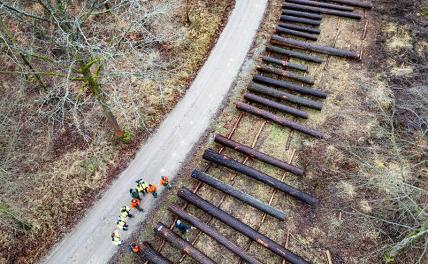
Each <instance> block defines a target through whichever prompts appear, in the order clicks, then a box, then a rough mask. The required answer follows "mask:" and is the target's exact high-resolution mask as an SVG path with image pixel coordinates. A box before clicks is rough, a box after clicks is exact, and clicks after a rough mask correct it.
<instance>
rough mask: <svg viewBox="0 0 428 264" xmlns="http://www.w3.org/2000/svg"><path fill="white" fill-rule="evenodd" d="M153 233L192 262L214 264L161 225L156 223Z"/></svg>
mask: <svg viewBox="0 0 428 264" xmlns="http://www.w3.org/2000/svg"><path fill="white" fill-rule="evenodd" d="M155 232H156V233H157V234H159V235H161V236H162V237H163V238H165V239H166V240H167V241H168V242H170V243H171V244H173V245H174V246H175V247H177V248H179V249H181V250H182V251H184V252H186V254H188V255H189V256H191V257H192V258H193V259H194V260H196V261H197V262H198V263H201V264H215V262H214V261H213V260H212V259H210V258H209V257H207V256H206V255H205V254H204V253H202V252H201V251H199V249H197V248H195V247H194V246H193V245H192V244H190V243H189V242H187V241H186V240H184V239H182V238H181V237H179V236H178V235H177V234H175V233H174V232H173V231H171V230H170V229H169V228H168V227H166V226H165V225H164V224H162V223H160V222H159V223H158V224H157V226H156V228H155Z"/></svg>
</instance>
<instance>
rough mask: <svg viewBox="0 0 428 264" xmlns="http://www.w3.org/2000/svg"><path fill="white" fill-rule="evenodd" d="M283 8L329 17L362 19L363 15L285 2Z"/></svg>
mask: <svg viewBox="0 0 428 264" xmlns="http://www.w3.org/2000/svg"><path fill="white" fill-rule="evenodd" d="M282 7H283V8H288V9H294V10H301V11H310V12H317V13H322V14H327V15H334V16H338V17H347V18H353V19H361V15H359V14H356V13H352V12H345V11H339V10H333V9H327V8H321V7H315V6H307V5H299V4H293V3H287V2H285V3H284V4H283V5H282Z"/></svg>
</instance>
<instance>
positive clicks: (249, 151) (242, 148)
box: [214, 134, 303, 176]
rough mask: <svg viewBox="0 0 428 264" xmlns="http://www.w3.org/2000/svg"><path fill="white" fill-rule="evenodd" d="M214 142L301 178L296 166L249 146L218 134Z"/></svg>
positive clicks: (301, 173)
mask: <svg viewBox="0 0 428 264" xmlns="http://www.w3.org/2000/svg"><path fill="white" fill-rule="evenodd" d="M214 141H215V142H217V143H220V144H222V145H223V146H225V147H228V148H231V149H234V150H236V151H238V152H241V153H243V154H245V155H247V156H250V157H252V158H255V159H258V160H260V161H263V162H265V163H267V164H270V165H273V166H275V167H277V168H280V169H283V170H286V171H288V172H291V173H293V174H295V175H298V176H302V175H303V170H302V169H300V168H298V167H296V166H293V165H291V164H288V163H286V162H284V161H282V160H279V159H277V158H274V157H272V156H269V155H267V154H265V153H263V152H260V151H257V150H255V149H253V148H251V147H249V146H246V145H243V144H241V143H238V142H236V141H233V140H231V139H228V138H226V137H223V136H221V135H219V134H216V135H215V136H214Z"/></svg>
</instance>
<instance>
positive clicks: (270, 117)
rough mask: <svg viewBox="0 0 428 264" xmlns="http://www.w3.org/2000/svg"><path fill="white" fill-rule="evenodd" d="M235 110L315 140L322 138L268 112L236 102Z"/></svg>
mask: <svg viewBox="0 0 428 264" xmlns="http://www.w3.org/2000/svg"><path fill="white" fill-rule="evenodd" d="M235 105H236V108H238V109H239V110H242V111H244V112H247V113H249V114H253V115H256V116H259V117H261V118H264V119H266V120H270V121H272V122H274V123H277V124H278V125H281V126H285V127H288V128H292V129H294V130H297V131H300V132H302V133H304V134H307V135H310V136H313V137H316V138H324V136H323V134H322V133H321V132H319V131H317V130H315V129H312V128H309V127H307V126H304V125H302V124H299V123H296V122H293V121H290V120H288V119H286V118H284V117H281V116H277V115H275V114H273V113H271V112H269V111H266V110H263V109H260V108H257V107H255V106H252V105H249V104H246V103H242V102H236V103H235Z"/></svg>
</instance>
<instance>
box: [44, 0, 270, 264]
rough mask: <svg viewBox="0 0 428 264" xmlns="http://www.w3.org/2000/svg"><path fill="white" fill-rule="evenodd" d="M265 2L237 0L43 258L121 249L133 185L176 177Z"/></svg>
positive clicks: (92, 258)
mask: <svg viewBox="0 0 428 264" xmlns="http://www.w3.org/2000/svg"><path fill="white" fill-rule="evenodd" d="M266 6H267V0H250V1H249V0H236V5H235V8H234V9H233V11H232V13H231V15H230V17H229V20H228V22H227V24H226V27H225V28H224V30H223V32H222V33H221V35H220V38H219V39H218V41H217V44H216V45H215V47H214V48H213V50H212V51H211V54H210V56H209V57H208V59H207V61H206V62H205V64H204V66H203V67H202V68H201V70H200V72H199V74H198V76H197V77H196V79H195V80H194V82H193V83H192V85H191V87H190V88H189V90H188V91H187V93H186V95H185V96H184V97H183V99H182V100H181V101H180V102H179V103H178V104H177V105H176V107H175V108H174V110H173V111H172V112H171V113H170V114H169V115H168V116H167V118H166V119H165V120H164V121H163V122H162V123H161V125H160V126H159V129H158V130H157V132H156V133H155V134H153V135H152V136H151V137H150V138H149V139H148V140H147V142H146V143H145V145H144V146H143V147H142V148H141V149H140V150H139V152H138V153H137V155H136V157H135V159H134V160H133V161H132V162H131V163H130V164H129V166H128V168H127V169H126V170H125V171H123V172H122V173H121V175H120V176H119V177H118V178H117V180H115V181H114V182H113V183H112V185H111V187H110V188H109V189H108V190H106V192H105V193H104V194H103V195H102V198H101V199H100V200H99V201H97V202H96V203H95V204H94V205H93V206H92V207H91V208H89V209H88V210H87V213H86V215H85V217H84V218H83V219H82V220H81V221H80V222H79V223H78V224H77V225H76V226H75V227H74V229H73V230H72V231H71V232H70V233H68V234H67V235H66V236H65V237H64V238H63V239H62V240H61V241H60V242H59V243H57V245H56V246H55V247H54V248H53V249H52V250H51V252H49V254H48V255H47V256H46V257H45V258H44V259H43V260H42V263H55V264H57V263H106V262H108V260H109V259H110V258H111V257H112V256H113V254H114V253H115V252H116V250H117V246H114V245H113V244H112V242H111V239H110V233H111V232H112V231H113V230H114V228H115V226H116V225H115V219H116V217H117V216H118V215H119V210H120V207H121V206H123V205H125V204H126V205H129V202H130V196H129V193H128V190H129V189H130V188H132V187H133V186H135V180H137V179H139V178H143V179H145V180H146V181H147V182H154V183H156V185H157V186H158V189H159V190H160V191H161V188H160V187H159V178H160V176H161V175H169V177H170V180H172V179H173V176H174V175H175V174H176V172H177V171H178V170H179V169H180V166H181V163H182V162H184V160H185V159H186V157H187V155H189V154H190V153H191V150H192V148H193V146H194V145H195V144H196V143H197V141H198V140H199V138H200V137H201V136H202V135H203V133H204V132H205V130H206V129H207V128H208V127H209V125H210V123H211V121H212V119H213V117H214V115H215V113H216V112H217V111H218V109H219V108H220V106H221V105H222V102H223V100H224V99H225V96H226V95H227V93H228V91H229V89H230V88H231V85H232V83H233V81H234V80H235V78H236V76H237V74H238V72H239V69H240V67H241V65H242V63H243V62H244V59H245V57H246V55H247V52H248V50H249V49H250V47H251V44H252V42H253V39H254V37H255V34H256V31H257V29H258V28H259V24H260V22H261V20H262V18H263V14H264V11H265V9H266ZM159 195H161V193H159ZM154 203H155V201H154V199H153V198H152V197H150V198H147V199H145V200H144V202H143V205H144V209H145V210H146V212H147V211H149V209H150V207H152V206H153V205H154ZM145 217H146V214H141V213H140V214H136V217H134V218H133V219H130V220H129V221H128V224H129V227H130V230H129V231H126V232H124V231H122V232H121V235H122V239H124V240H125V239H126V238H127V237H128V236H129V234H130V233H131V232H133V231H136V230H135V229H136V226H137V223H138V222H141V221H143V220H144V218H145ZM124 246H127V245H124Z"/></svg>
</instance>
